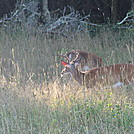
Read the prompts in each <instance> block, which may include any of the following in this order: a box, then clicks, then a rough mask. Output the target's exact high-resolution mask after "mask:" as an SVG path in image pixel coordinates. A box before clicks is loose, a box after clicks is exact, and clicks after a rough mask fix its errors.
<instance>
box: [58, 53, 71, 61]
mask: <svg viewBox="0 0 134 134" xmlns="http://www.w3.org/2000/svg"><path fill="white" fill-rule="evenodd" d="M58 55H59V56H61V57H64V58H65V59H66V60H67V62H69V58H68V57H67V56H66V55H62V54H58Z"/></svg>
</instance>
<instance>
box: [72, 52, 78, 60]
mask: <svg viewBox="0 0 134 134" xmlns="http://www.w3.org/2000/svg"><path fill="white" fill-rule="evenodd" d="M74 54H75V55H76V57H75V58H74V60H73V61H76V60H77V59H78V57H79V53H78V52H76V51H75V53H74Z"/></svg>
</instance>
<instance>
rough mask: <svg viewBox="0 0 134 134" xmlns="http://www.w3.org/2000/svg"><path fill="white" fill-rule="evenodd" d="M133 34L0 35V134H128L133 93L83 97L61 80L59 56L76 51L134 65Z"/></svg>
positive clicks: (133, 127) (125, 89) (116, 91)
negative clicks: (72, 36)
mask: <svg viewBox="0 0 134 134" xmlns="http://www.w3.org/2000/svg"><path fill="white" fill-rule="evenodd" d="M133 44H134V41H133V35H132V33H131V31H129V32H125V31H124V32H122V31H118V32H115V31H114V32H113V31H111V30H106V29H105V30H101V31H99V33H97V34H96V35H95V36H91V35H90V34H88V33H83V34H79V35H77V36H76V37H75V38H71V39H70V38H69V39H67V38H64V37H56V36H55V37H49V36H46V35H44V34H41V33H38V34H36V35H31V34H29V33H26V32H25V31H23V30H20V31H13V32H9V31H8V32H7V31H4V30H1V31H0V58H1V60H0V68H1V71H0V74H1V75H0V134H30V133H31V134H62V133H63V134H64V133H65V134H132V133H134V131H133V130H134V113H133V110H134V106H133V103H134V95H133V94H134V89H133V87H129V86H127V87H123V88H118V89H104V90H98V89H95V90H94V91H90V90H87V91H85V92H84V90H83V87H82V86H80V85H78V84H77V82H75V81H68V80H66V79H65V81H61V80H60V77H59V74H60V71H61V68H62V67H61V64H60V60H61V57H58V56H57V54H58V53H65V52H67V51H70V50H72V49H80V50H85V51H89V52H92V53H95V54H97V55H99V56H101V57H102V58H103V61H104V64H106V65H110V64H115V63H128V62H129V61H131V62H132V63H134V46H133Z"/></svg>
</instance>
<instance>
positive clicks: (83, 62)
mask: <svg viewBox="0 0 134 134" xmlns="http://www.w3.org/2000/svg"><path fill="white" fill-rule="evenodd" d="M76 53H78V54H79V56H78V57H76ZM59 56H62V57H64V58H66V57H67V58H68V60H69V62H71V61H72V60H73V59H74V58H75V60H76V61H79V62H75V66H77V67H78V69H79V70H81V71H88V70H90V69H92V68H94V67H101V66H102V65H103V62H102V58H101V57H99V56H97V55H95V54H92V53H89V52H86V51H81V50H72V51H71V52H68V53H66V54H65V55H59Z"/></svg>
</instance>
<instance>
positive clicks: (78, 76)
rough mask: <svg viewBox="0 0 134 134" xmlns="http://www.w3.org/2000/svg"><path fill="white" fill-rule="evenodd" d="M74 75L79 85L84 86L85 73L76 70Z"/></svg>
mask: <svg viewBox="0 0 134 134" xmlns="http://www.w3.org/2000/svg"><path fill="white" fill-rule="evenodd" d="M72 75H73V77H74V79H75V80H76V81H77V82H78V83H79V84H81V85H83V84H84V83H83V82H84V73H82V72H80V71H79V70H75V71H74V72H73V73H72Z"/></svg>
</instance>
